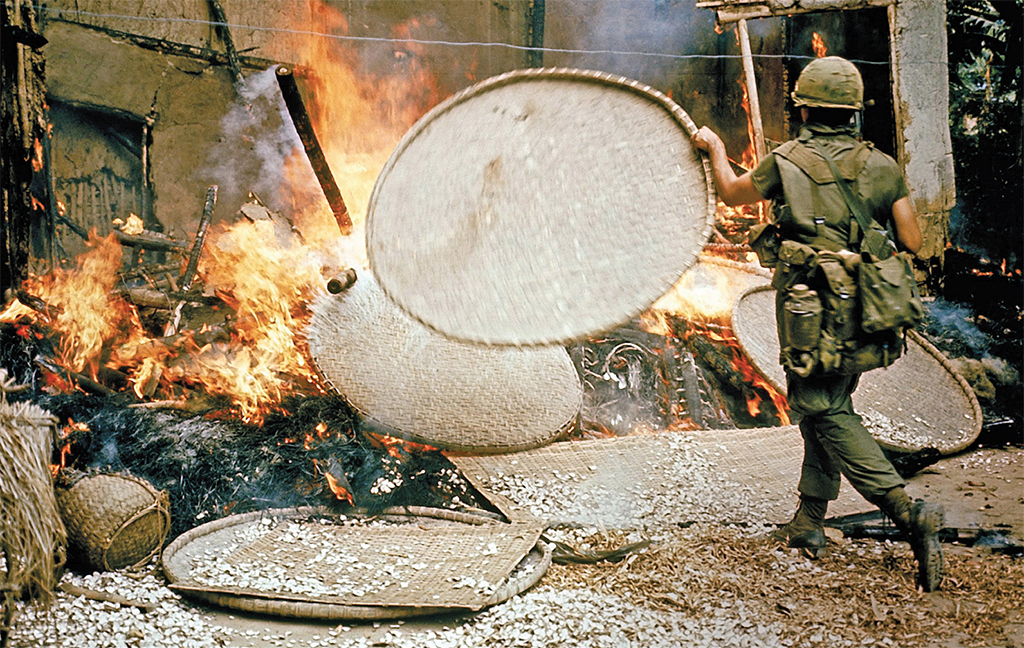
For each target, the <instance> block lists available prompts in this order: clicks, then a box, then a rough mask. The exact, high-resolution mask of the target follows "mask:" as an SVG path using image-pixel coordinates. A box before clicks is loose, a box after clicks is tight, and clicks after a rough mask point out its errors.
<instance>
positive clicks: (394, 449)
mask: <svg viewBox="0 0 1024 648" xmlns="http://www.w3.org/2000/svg"><path fill="white" fill-rule="evenodd" d="M363 434H365V435H366V437H367V438H368V439H370V441H372V442H373V443H374V445H376V446H377V447H380V448H384V450H386V451H387V453H388V454H389V455H391V456H392V457H393V458H395V459H401V458H402V456H403V454H406V455H408V454H418V453H423V452H433V451H436V450H437V448H435V447H433V446H428V445H426V444H423V443H416V442H415V441H406V440H405V439H398V438H396V437H391V436H387V435H386V434H375V433H373V432H363Z"/></svg>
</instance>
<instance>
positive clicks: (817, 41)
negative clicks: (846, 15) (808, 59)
mask: <svg viewBox="0 0 1024 648" xmlns="http://www.w3.org/2000/svg"><path fill="white" fill-rule="evenodd" d="M811 47H813V48H814V55H815V56H817V57H818V58H824V57H825V56H827V55H828V48H827V47H825V39H823V38H822V37H821V34H819V33H818V32H814V34H813V35H812V36H811Z"/></svg>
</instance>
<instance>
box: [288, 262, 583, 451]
mask: <svg viewBox="0 0 1024 648" xmlns="http://www.w3.org/2000/svg"><path fill="white" fill-rule="evenodd" d="M312 311H313V316H312V318H311V320H310V323H309V326H308V328H307V332H306V336H307V338H308V342H309V351H310V355H311V356H312V358H313V361H314V363H315V364H316V366H317V368H318V369H319V371H320V374H321V375H322V376H323V377H324V378H325V380H326V382H327V383H328V384H329V385H330V386H331V387H332V388H333V389H334V390H335V391H337V392H338V393H340V394H342V395H343V396H344V397H345V399H346V400H347V401H348V402H349V403H350V404H351V405H352V406H353V407H354V408H355V409H356V410H357V411H359V412H360V413H361V414H362V415H363V416H364V417H366V418H367V419H370V420H371V421H372V422H374V423H375V424H377V425H376V427H377V428H378V429H380V430H381V431H383V432H385V433H387V434H388V435H390V436H397V437H402V438H405V439H409V440H411V441H416V442H418V443H425V444H427V445H430V446H433V447H436V448H441V449H444V450H455V451H459V452H471V453H481V454H487V453H495V452H511V451H515V450H524V449H527V448H535V447H538V446H541V445H544V444H546V443H550V442H551V441H553V440H554V439H555V438H557V437H558V436H561V435H562V434H563V433H564V432H565V430H567V429H568V428H569V427H570V426H572V424H573V423H574V422H575V420H576V415H577V414H578V413H579V410H580V404H581V402H582V398H583V387H582V384H581V382H580V378H579V374H578V373H577V372H576V368H575V367H574V366H573V364H572V360H571V359H570V357H569V353H568V352H567V351H566V350H565V349H564V348H563V347H538V348H524V349H519V348H512V347H488V346H483V345H479V344H469V343H466V342H458V341H455V340H452V339H450V338H447V337H445V336H443V335H440V334H438V333H437V332H435V331H433V330H431V329H428V328H426V327H425V326H423V325H422V324H420V323H419V322H417V321H415V320H413V319H412V318H411V317H409V316H408V315H406V314H405V312H403V311H402V310H401V309H400V308H398V306H397V305H395V303H394V302H392V301H391V300H390V299H389V298H388V296H387V295H385V294H384V293H383V291H381V290H380V288H379V287H378V286H377V284H376V282H375V281H374V278H373V276H372V275H371V274H370V273H368V272H367V273H363V274H362V275H360V276H359V278H358V280H357V281H356V283H355V285H353V286H352V287H351V288H349V289H348V290H347V291H345V292H343V293H341V294H340V295H328V294H323V295H320V296H319V297H317V298H316V299H315V300H314V302H313V304H312Z"/></svg>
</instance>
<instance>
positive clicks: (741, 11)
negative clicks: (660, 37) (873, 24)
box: [696, 0, 896, 24]
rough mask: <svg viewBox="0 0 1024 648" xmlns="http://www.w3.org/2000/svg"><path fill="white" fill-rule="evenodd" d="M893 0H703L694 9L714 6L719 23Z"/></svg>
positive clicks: (864, 6)
mask: <svg viewBox="0 0 1024 648" xmlns="http://www.w3.org/2000/svg"><path fill="white" fill-rule="evenodd" d="M892 4H896V0H704V1H703V2H698V3H697V4H696V7H697V8H698V9H714V10H715V13H716V17H717V20H718V22H719V23H720V24H727V23H733V22H738V21H740V20H752V19H755V18H772V17H775V16H791V15H794V14H804V13H815V12H819V11H846V10H850V9H869V8H873V7H888V6H889V5H892Z"/></svg>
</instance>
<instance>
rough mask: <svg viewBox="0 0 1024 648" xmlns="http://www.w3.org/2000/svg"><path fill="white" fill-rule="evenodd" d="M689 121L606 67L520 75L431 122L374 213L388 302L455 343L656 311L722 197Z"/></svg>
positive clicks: (548, 339) (399, 157)
mask: <svg viewBox="0 0 1024 648" xmlns="http://www.w3.org/2000/svg"><path fill="white" fill-rule="evenodd" d="M695 131H696V126H695V125H694V124H693V122H692V120H691V119H690V118H689V116H688V115H687V114H686V113H685V112H684V111H683V110H682V109H681V108H680V107H679V106H677V105H676V104H675V103H674V102H673V101H672V100H671V99H669V98H668V97H667V96H665V95H664V94H662V93H660V92H658V91H657V90H655V89H653V88H651V87H649V86H646V85H643V84H641V83H638V82H636V81H632V80H630V79H626V78H623V77H618V76H614V75H610V74H605V73H602V72H593V71H584V70H572V69H564V68H549V69H535V70H517V71H514V72H509V73H507V74H503V75H500V76H497V77H494V78H491V79H488V80H486V81H482V82H480V83H478V84H476V85H474V86H472V87H470V88H468V89H466V90H464V91H462V92H460V93H458V94H456V95H454V96H453V97H450V98H449V99H447V100H445V101H444V102H442V103H440V104H438V105H437V106H436V107H435V108H434V109H432V110H431V111H430V112H428V113H427V114H426V115H424V116H423V117H422V118H421V119H420V120H419V121H418V122H417V123H416V124H415V125H414V126H413V127H412V129H410V131H409V132H408V133H407V134H406V135H405V137H404V138H403V139H402V141H401V142H399V144H398V146H397V148H396V149H395V151H394V153H393V154H392V156H391V158H390V159H389V160H388V162H387V163H386V164H385V166H384V168H383V170H382V171H381V174H380V176H379V177H378V179H377V183H376V185H375V186H374V190H373V194H372V196H371V198H370V204H369V207H368V213H367V222H366V242H367V252H368V255H369V259H370V265H371V267H372V269H373V272H374V273H375V274H376V276H377V278H378V280H379V281H380V284H381V286H382V288H383V289H384V291H385V292H387V293H388V295H390V296H391V297H392V298H393V299H394V300H395V301H396V302H398V304H399V305H400V306H401V307H402V308H404V309H405V310H406V311H408V312H409V313H411V314H412V315H413V316H414V317H416V318H417V319H419V320H421V321H422V322H423V323H425V324H426V325H427V326H429V327H431V328H434V329H436V330H438V331H440V332H442V333H444V334H445V335H448V336H451V337H453V338H457V339H462V340H468V341H471V342H483V343H489V344H509V345H534V344H551V343H566V342H570V341H573V340H579V339H582V338H584V337H587V336H588V335H592V334H596V333H598V332H602V331H606V330H609V329H611V328H614V327H615V326H617V325H619V324H621V323H623V322H626V321H628V320H629V319H630V318H631V317H634V316H635V315H637V314H639V313H640V312H641V311H643V310H644V309H646V308H647V307H648V306H650V305H651V304H652V303H653V302H654V301H655V300H656V299H657V298H658V297H660V296H661V295H663V294H664V293H665V292H666V291H667V290H668V289H669V288H671V287H672V285H673V284H675V282H676V281H677V280H678V279H679V277H680V276H681V275H682V273H683V271H684V270H686V268H687V267H689V266H690V265H691V264H692V263H693V262H694V261H695V260H696V257H697V254H698V253H699V252H700V250H701V248H702V247H703V245H704V244H705V243H706V242H707V239H708V236H709V234H710V232H711V225H712V223H713V219H714V213H715V207H716V198H715V194H714V190H713V187H712V184H711V179H710V178H711V176H710V167H709V165H708V162H707V160H706V158H705V157H704V156H702V155H700V153H699V152H698V151H697V150H696V149H694V148H693V147H692V146H691V145H690V134H691V133H693V132H695Z"/></svg>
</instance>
